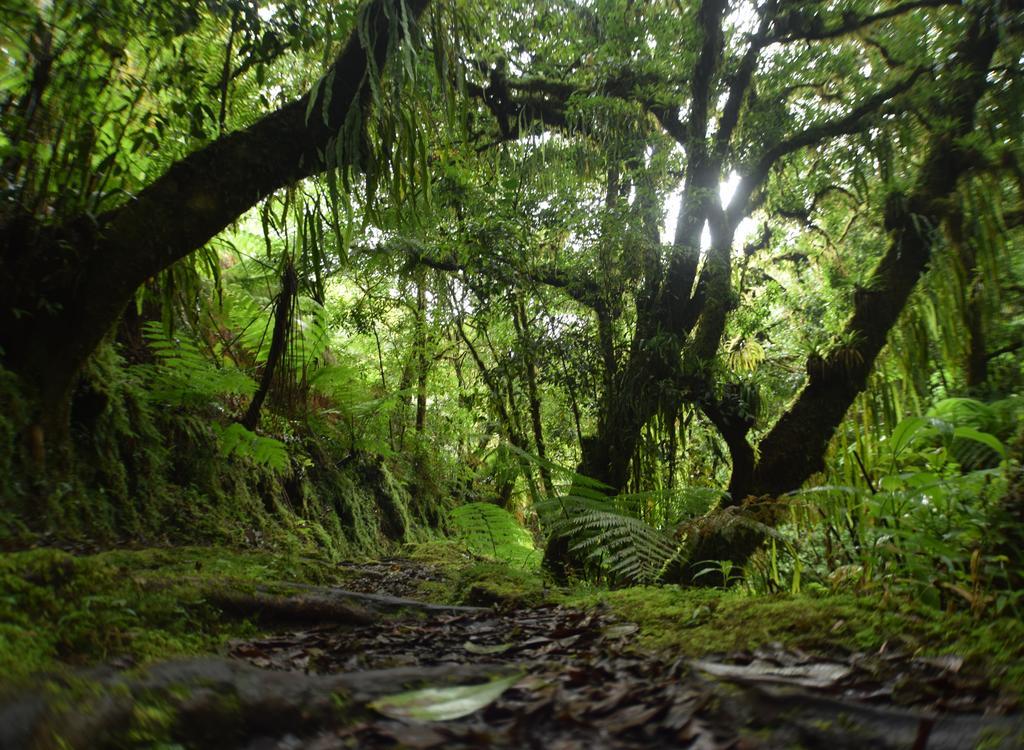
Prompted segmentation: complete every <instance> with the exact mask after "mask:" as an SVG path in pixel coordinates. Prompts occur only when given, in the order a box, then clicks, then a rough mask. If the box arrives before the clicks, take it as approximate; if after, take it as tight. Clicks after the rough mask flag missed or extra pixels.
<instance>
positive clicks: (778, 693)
mask: <svg viewBox="0 0 1024 750" xmlns="http://www.w3.org/2000/svg"><path fill="white" fill-rule="evenodd" d="M401 570H402V576H403V579H408V578H411V575H412V574H411V573H410V572H409V571H410V570H412V566H409V567H408V568H402V569H401ZM398 593H401V594H403V595H406V594H408V593H409V592H408V591H400V592H398ZM638 630H639V629H638V628H637V626H636V625H635V624H633V623H629V622H623V621H621V620H619V619H618V618H616V617H615V616H614V615H613V614H612V613H611V612H610V611H609V610H608V609H606V608H602V607H597V608H595V609H591V610H586V611H585V610H580V609H574V608H570V607H565V606H557V605H546V606H541V607H534V608H528V609H520V610H513V611H505V612H501V611H496V610H486V611H481V612H470V613H456V614H438V615H432V616H430V617H429V618H428V619H422V618H417V617H408V618H405V619H390V620H382V621H380V622H379V623H375V624H373V625H369V626H365V625H364V626H359V627H356V628H353V627H344V626H331V627H314V628H307V629H304V630H294V631H290V632H286V633H279V634H276V635H274V636H271V637H267V638H262V639H259V640H253V641H247V642H238V643H234V644H232V645H231V648H230V654H231V655H232V656H233V657H236V658H239V659H244V660H245V661H248V662H249V663H250V664H253V665H255V666H258V667H260V668H263V669H271V670H298V671H304V672H310V673H318V674H330V673H335V672H357V671H361V670H371V669H385V668H389V667H400V666H401V667H431V666H439V665H448V664H491V663H493V664H494V665H495V668H496V670H497V669H499V668H502V667H503V668H505V670H506V671H505V673H504V674H500V673H498V672H497V671H496V673H495V675H496V676H495V678H494V679H492V680H490V681H485V682H482V683H476V684H470V685H461V686H456V687H454V688H453V687H450V686H445V687H439V686H432V685H424V686H423V688H422V689H421V690H416V691H411V692H406V693H396V695H393V696H389V697H388V698H384V699H378V700H377V701H375V702H374V703H371V704H370V706H369V708H371V709H374V712H371V713H368V714H366V715H360V720H359V721H356V722H355V723H350V724H348V725H347V726H341V727H338V728H335V729H332V730H330V731H325V732H321V733H320V734H319V735H317V736H315V737H311V738H305V739H304V740H303V742H304V744H303V746H304V747H310V748H320V749H321V750H326V749H327V748H344V747H359V748H395V747H409V748H481V747H516V748H519V747H523V748H551V749H553V750H575V749H577V748H578V749H580V750H584V749H585V750H598V749H600V748H649V747H659V748H660V747H666V748H668V747H672V748H675V747H678V748H687V749H688V750H693V749H694V748H707V749H714V750H718V749H723V750H724V749H729V748H732V749H734V750H752V749H753V748H775V747H780V748H781V747H791V746H795V745H799V746H803V747H808V748H814V747H821V748H827V749H828V750H837V749H838V748H844V747H850V748H855V747H880V748H888V747H892V748H899V747H906V748H911V747H913V748H917V747H921V748H924V747H927V748H932V749H933V750H934V749H935V748H939V749H941V748H944V747H950V748H954V747H963V746H965V745H964V744H960V743H962V742H963V740H964V738H965V737H978V738H988V739H991V738H992V737H995V740H994V742H993V744H992V747H1016V746H1018V745H1016V744H1015V742H1016V741H1017V738H1018V737H1019V736H1021V735H1019V734H1018V733H1019V732H1021V731H1024V727H1022V725H1021V722H1020V719H1019V718H1018V717H1017V716H1016V715H1013V716H990V717H982V716H981V714H982V713H983V712H988V713H989V714H1008V713H1009V712H1011V711H1013V710H1015V706H1014V705H1013V703H1012V702H1011V701H1009V700H1007V699H1005V698H1004V697H1002V696H1000V695H999V694H997V693H995V692H994V691H992V690H991V689H990V688H989V687H988V686H987V683H986V681H985V679H984V677H983V676H981V675H977V674H973V673H971V672H970V670H968V669H967V668H966V666H965V665H964V663H963V660H962V659H958V658H957V657H938V658H915V657H912V656H910V655H907V654H900V653H897V652H882V653H874V654H871V653H831V654H829V655H827V656H822V655H815V654H808V653H804V652H801V651H798V650H794V649H788V650H787V649H784V648H782V647H781V646H766V647H764V648H761V649H758V650H756V651H753V652H744V653H734V654H727V655H719V656H714V657H712V656H709V657H706V658H704V659H701V660H698V661H694V662H690V661H688V660H686V659H673V658H671V657H670V656H667V655H665V654H659V653H650V652H649V651H645V650H643V649H641V648H639V647H638V645H637V643H636V638H637V635H638ZM508 669H512V670H514V672H513V674H511V675H509V674H508V671H507V670H508ZM725 683H727V684H728V685H730V686H731V687H729V688H726V687H725V686H724V684H725ZM831 724H834V725H835V726H834V728H831V729H830V728H829V726H830V725H831ZM993 732H994V734H993ZM1000 732H1001V733H1002V734H1000ZM843 737H846V739H842V738H843ZM1000 737H1002V738H1003V739H1002V740H1001V739H1000ZM986 741H988V740H986ZM966 746H970V745H966ZM276 747H285V746H284V745H268V746H267V748H268V749H269V748H276Z"/></svg>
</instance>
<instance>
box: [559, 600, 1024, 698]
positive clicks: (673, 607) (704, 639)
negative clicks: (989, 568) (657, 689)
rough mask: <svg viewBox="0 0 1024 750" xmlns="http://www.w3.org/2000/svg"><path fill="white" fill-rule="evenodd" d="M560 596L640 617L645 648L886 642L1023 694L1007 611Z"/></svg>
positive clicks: (1017, 641) (863, 646) (1016, 639)
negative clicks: (977, 669)
mask: <svg viewBox="0 0 1024 750" xmlns="http://www.w3.org/2000/svg"><path fill="white" fill-rule="evenodd" d="M566 601H567V602H569V603H572V604H575V605H582V606H588V605H596V604H599V603H606V604H607V605H609V606H610V607H611V608H612V609H613V611H615V612H616V613H617V614H618V615H619V616H620V617H622V618H623V619H626V620H630V621H633V622H635V623H637V624H638V625H640V629H641V630H640V640H639V644H638V645H640V646H641V647H644V648H652V649H659V650H661V649H664V650H669V651H673V652H676V653H679V654H683V655H686V656H691V657H700V656H706V655H708V654H714V653H729V652H734V651H749V650H753V649H756V648H758V647H759V646H764V645H767V644H773V643H778V644H781V645H782V646H784V647H788V648H798V649H802V650H806V651H810V652H820V653H827V652H834V651H836V650H848V651H870V650H877V649H879V648H881V647H882V646H883V645H886V647H887V648H892V649H900V650H903V651H905V652H907V653H913V654H925V653H931V654H942V653H955V654H959V655H961V656H963V657H965V658H966V659H967V660H968V661H969V662H974V663H975V664H976V665H978V666H981V667H983V668H984V669H985V671H986V672H988V673H989V674H990V675H991V676H992V679H993V683H994V684H997V685H999V686H1001V687H1005V688H1008V689H1011V690H1014V691H1017V692H1024V666H1022V665H1024V623H1022V622H1021V621H1019V620H1017V619H1014V618H993V619H986V620H984V621H977V620H974V619H972V618H971V617H970V616H968V615H960V614H947V613H943V612H939V611H938V610H935V609H933V608H931V607H927V606H925V605H923V604H920V603H916V602H913V601H911V600H909V599H897V598H894V597H890V598H884V597H877V596H876V597H869V596H856V595H852V594H838V595H834V596H826V597H811V596H805V595H772V596H752V595H749V594H746V593H744V592H741V591H738V590H729V591H722V590H709V589H682V588H679V587H676V586H664V587H654V586H649V587H634V588H628V589H621V590H617V591H592V590H591V591H586V590H578V591H576V592H574V593H572V594H570V595H569V596H568V597H567V598H566Z"/></svg>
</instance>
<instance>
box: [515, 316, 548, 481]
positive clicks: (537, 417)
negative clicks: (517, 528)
mask: <svg viewBox="0 0 1024 750" xmlns="http://www.w3.org/2000/svg"><path fill="white" fill-rule="evenodd" d="M512 323H513V325H514V326H515V328H516V333H517V334H518V335H519V340H520V342H521V347H520V348H521V350H522V353H523V369H524V371H525V375H526V394H527V397H528V399H529V401H530V424H531V426H532V427H533V443H534V446H535V448H536V450H537V457H538V458H539V459H540V461H541V463H540V467H539V469H540V472H539V473H540V479H541V485H542V486H543V487H544V492H546V493H547V495H548V497H554V495H555V483H554V482H553V481H552V479H551V469H549V468H548V467H547V466H546V465H545V464H546V462H547V457H548V452H547V446H546V445H545V444H544V425H543V424H542V422H541V414H540V391H539V390H538V388H537V361H536V359H535V358H534V356H533V354H534V352H533V349H534V342H533V337H532V336H531V335H530V330H529V323H528V321H527V319H526V308H525V307H524V306H523V303H522V301H520V300H518V299H514V300H513V301H512Z"/></svg>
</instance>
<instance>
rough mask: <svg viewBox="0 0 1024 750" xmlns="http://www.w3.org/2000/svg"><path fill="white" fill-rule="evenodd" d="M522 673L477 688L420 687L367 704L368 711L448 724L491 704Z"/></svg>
mask: <svg viewBox="0 0 1024 750" xmlns="http://www.w3.org/2000/svg"><path fill="white" fill-rule="evenodd" d="M523 674H524V673H523V672H517V673H516V674H513V675H509V676H508V677H503V678H500V679H495V680H491V681H490V682H485V683H483V684H480V685H459V686H456V687H446V688H423V689H422V690H410V691H409V692H406V693H398V694H396V695H389V696H385V697H383V698H380V699H379V700H375V701H374V702H373V703H371V704H370V708H372V709H373V710H374V711H376V712H377V713H379V714H383V715H384V716H388V717H390V718H392V719H415V720H419V721H451V720H453V719H461V718H462V717H463V716H469V715H470V714H471V713H473V712H474V711H479V710H480V709H481V708H483V707H484V706H486V705H488V704H490V703H493V702H494V701H496V700H497V699H498V697H499V696H500V695H501V694H502V693H504V692H505V691H506V690H508V689H509V688H510V687H512V686H513V685H515V684H516V683H517V682H519V680H520V679H522V677H523Z"/></svg>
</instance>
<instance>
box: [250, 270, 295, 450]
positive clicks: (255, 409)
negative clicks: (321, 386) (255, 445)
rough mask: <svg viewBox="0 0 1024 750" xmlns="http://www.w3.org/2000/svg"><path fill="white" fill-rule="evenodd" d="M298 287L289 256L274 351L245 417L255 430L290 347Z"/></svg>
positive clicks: (276, 318) (276, 312)
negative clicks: (289, 340)
mask: <svg viewBox="0 0 1024 750" xmlns="http://www.w3.org/2000/svg"><path fill="white" fill-rule="evenodd" d="M298 288H299V280H298V277H297V276H296V275H295V266H294V265H293V264H292V261H291V258H286V259H285V261H284V271H283V272H282V273H281V292H280V294H278V295H277V303H276V305H275V306H274V331H273V333H272V335H271V338H270V351H269V352H268V353H267V361H266V363H265V364H264V366H263V375H262V376H261V377H260V384H259V387H258V388H257V389H256V393H254V394H253V397H252V401H250V402H249V408H248V409H247V410H246V412H245V416H244V417H242V426H243V427H245V428H246V429H247V430H255V429H256V426H257V425H258V424H259V423H260V410H261V409H262V408H263V402H264V401H265V400H266V398H267V394H268V393H270V386H271V385H272V384H273V382H274V374H275V373H276V372H277V369H278V365H279V364H280V362H281V358H282V357H283V356H284V353H285V351H286V349H287V346H288V339H289V338H290V336H289V334H290V332H291V324H292V318H293V313H294V310H295V295H296V293H297V292H298Z"/></svg>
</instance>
